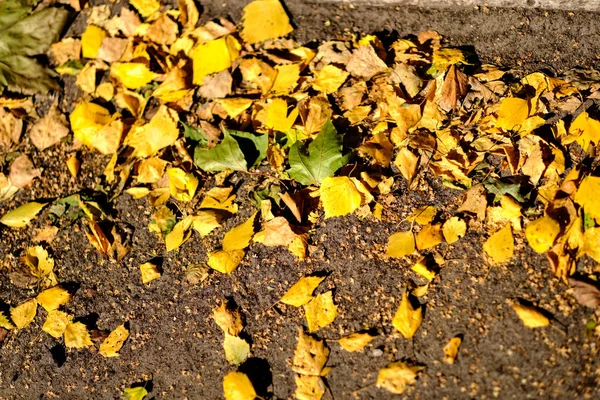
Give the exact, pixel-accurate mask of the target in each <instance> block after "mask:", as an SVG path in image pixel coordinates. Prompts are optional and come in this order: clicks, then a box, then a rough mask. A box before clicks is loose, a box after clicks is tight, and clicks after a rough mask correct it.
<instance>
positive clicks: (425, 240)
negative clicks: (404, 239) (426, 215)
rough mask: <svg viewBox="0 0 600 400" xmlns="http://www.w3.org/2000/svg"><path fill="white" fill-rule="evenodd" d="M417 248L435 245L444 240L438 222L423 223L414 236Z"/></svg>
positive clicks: (423, 248) (421, 248)
mask: <svg viewBox="0 0 600 400" xmlns="http://www.w3.org/2000/svg"><path fill="white" fill-rule="evenodd" d="M415 240H416V243H417V249H419V250H425V249H429V248H431V247H435V246H437V245H438V244H440V243H442V242H443V241H444V237H443V236H442V226H441V225H440V224H435V225H425V226H424V227H423V228H422V229H421V231H420V232H419V233H418V234H417V237H416V239H415Z"/></svg>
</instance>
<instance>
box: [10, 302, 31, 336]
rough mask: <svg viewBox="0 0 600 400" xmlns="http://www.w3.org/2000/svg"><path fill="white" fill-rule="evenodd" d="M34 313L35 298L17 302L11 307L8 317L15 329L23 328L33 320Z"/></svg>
mask: <svg viewBox="0 0 600 400" xmlns="http://www.w3.org/2000/svg"><path fill="white" fill-rule="evenodd" d="M36 313H37V301H36V300H35V299H31V300H27V301H26V302H24V303H21V304H19V305H18V306H16V307H15V308H11V309H10V318H11V319H12V321H13V323H14V324H15V326H16V327H17V329H23V328H25V327H27V326H28V325H29V324H31V322H33V319H34V318H35V314H36Z"/></svg>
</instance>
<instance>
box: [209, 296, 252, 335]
mask: <svg viewBox="0 0 600 400" xmlns="http://www.w3.org/2000/svg"><path fill="white" fill-rule="evenodd" d="M212 317H213V319H214V320H215V322H216V323H217V325H219V328H221V329H222V330H223V332H224V333H225V334H226V335H231V336H237V335H239V334H240V332H241V331H242V329H244V324H243V322H242V315H241V314H240V312H239V311H238V310H234V309H231V308H230V307H229V304H228V303H227V302H226V301H225V300H223V301H221V305H220V306H219V307H217V308H215V309H214V310H213V315H212Z"/></svg>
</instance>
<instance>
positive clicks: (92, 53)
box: [81, 25, 106, 58]
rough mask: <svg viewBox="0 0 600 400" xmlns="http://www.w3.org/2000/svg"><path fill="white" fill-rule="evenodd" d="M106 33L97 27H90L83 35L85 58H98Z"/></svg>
mask: <svg viewBox="0 0 600 400" xmlns="http://www.w3.org/2000/svg"><path fill="white" fill-rule="evenodd" d="M104 38H106V31H105V30H104V29H102V28H99V27H97V26H95V25H88V26H87V28H86V29H85V32H83V34H82V35H81V53H82V55H83V57H85V58H96V56H97V55H98V50H100V46H101V45H102V41H103V40H104Z"/></svg>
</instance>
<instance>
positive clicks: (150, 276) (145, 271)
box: [140, 262, 161, 284]
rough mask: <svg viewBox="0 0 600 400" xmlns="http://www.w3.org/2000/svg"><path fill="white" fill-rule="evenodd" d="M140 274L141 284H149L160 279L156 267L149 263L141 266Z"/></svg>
mask: <svg viewBox="0 0 600 400" xmlns="http://www.w3.org/2000/svg"><path fill="white" fill-rule="evenodd" d="M140 272H141V274H142V283H144V284H146V283H150V282H152V281H153V280H155V279H158V278H160V276H161V273H160V271H159V270H158V267H157V266H156V265H155V264H153V263H151V262H147V263H143V264H141V265H140Z"/></svg>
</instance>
